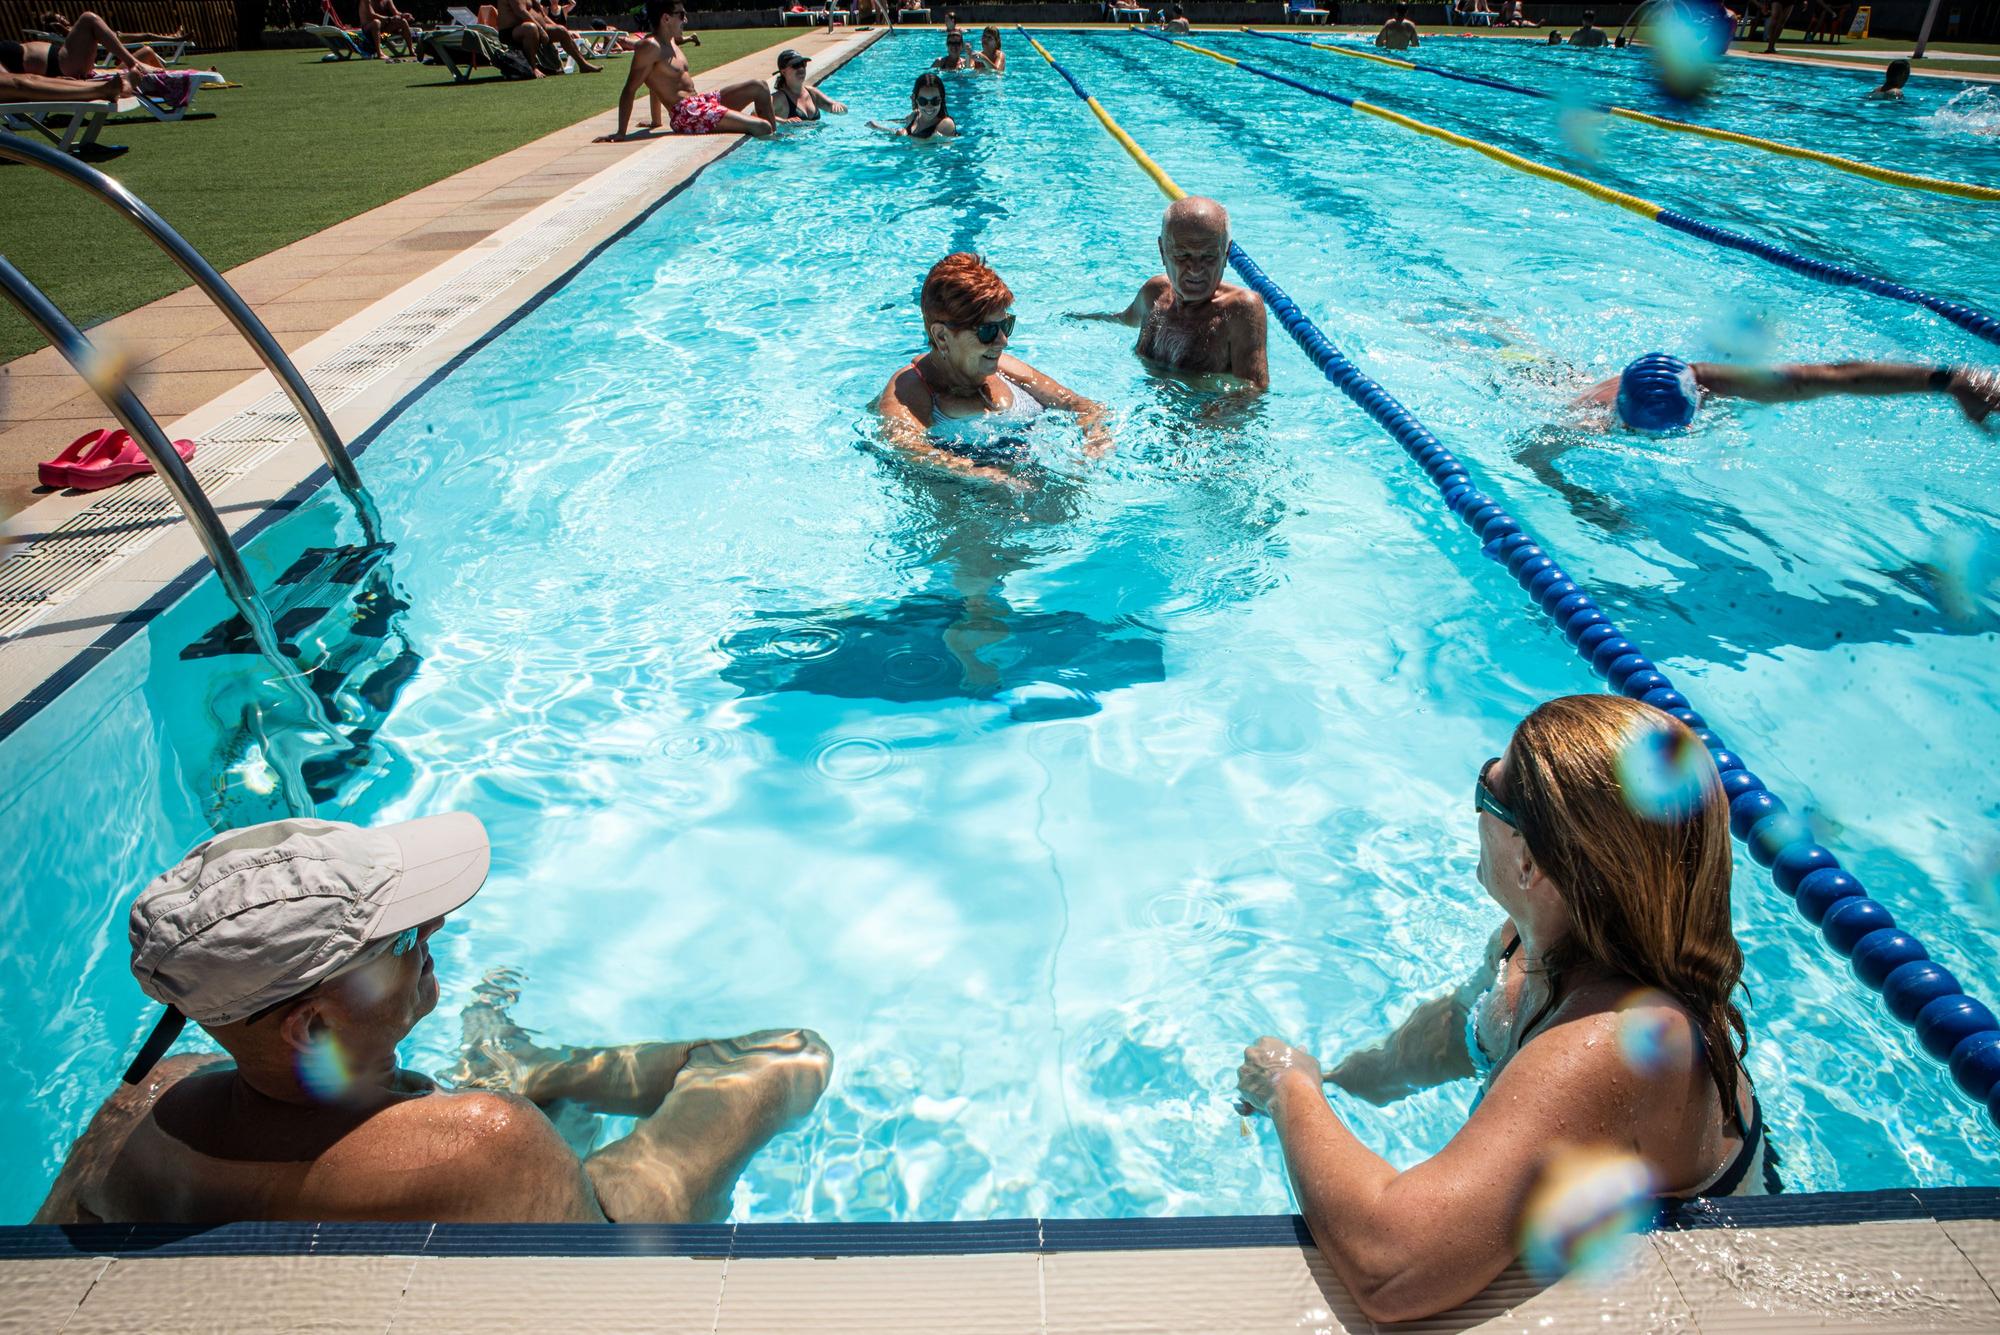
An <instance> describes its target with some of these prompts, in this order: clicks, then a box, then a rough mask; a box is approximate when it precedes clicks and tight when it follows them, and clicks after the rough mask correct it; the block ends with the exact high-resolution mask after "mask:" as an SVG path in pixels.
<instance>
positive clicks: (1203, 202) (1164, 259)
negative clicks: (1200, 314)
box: [1160, 195, 1229, 304]
mask: <svg viewBox="0 0 2000 1335" xmlns="http://www.w3.org/2000/svg"><path fill="white" fill-rule="evenodd" d="M1228 255H1229V210H1227V209H1225V208H1223V207H1222V205H1220V204H1218V203H1216V202H1215V201H1214V200H1212V199H1203V198H1202V197H1201V196H1200V195H1189V196H1188V197H1187V198H1185V199H1177V200H1175V201H1174V202H1173V203H1172V204H1169V205H1168V206H1167V216H1166V217H1165V218H1164V219H1162V220H1161V222H1160V263H1161V264H1163V265H1165V266H1166V270H1167V281H1168V282H1169V283H1171V284H1173V289H1174V295H1175V296H1176V297H1178V298H1179V299H1180V300H1181V301H1183V302H1186V303H1190V304H1198V303H1200V302H1204V301H1207V300H1208V299H1209V298H1210V297H1212V296H1214V295H1215V293H1216V289H1217V288H1219V287H1221V286H1222V269H1223V265H1224V264H1225V263H1226V262H1227V259H1228Z"/></svg>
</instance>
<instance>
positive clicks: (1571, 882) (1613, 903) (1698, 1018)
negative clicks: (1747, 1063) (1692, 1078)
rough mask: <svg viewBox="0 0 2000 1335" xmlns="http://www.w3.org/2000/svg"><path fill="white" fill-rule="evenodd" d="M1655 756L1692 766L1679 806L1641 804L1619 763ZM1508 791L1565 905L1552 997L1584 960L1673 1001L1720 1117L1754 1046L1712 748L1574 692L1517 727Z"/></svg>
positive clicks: (1675, 727)
mask: <svg viewBox="0 0 2000 1335" xmlns="http://www.w3.org/2000/svg"><path fill="white" fill-rule="evenodd" d="M1656 746H1657V747H1660V748H1662V749H1663V750H1664V751H1665V752H1666V753H1667V754H1669V755H1670V756H1671V757H1673V759H1674V760H1675V762H1677V764H1679V765H1686V766H1688V767H1689V768H1690V770H1691V772H1692V774H1693V776H1694V779H1695V791H1694V792H1693V793H1692V794H1690V795H1689V796H1688V797H1686V798H1685V799H1684V800H1682V801H1680V802H1678V803H1670V804H1668V805H1669V806H1670V807H1671V809H1668V810H1660V809H1659V804H1657V803H1654V802H1650V801H1646V800H1638V801H1635V798H1641V797H1642V796H1644V795H1639V794H1633V793H1629V792H1628V791H1627V789H1626V785H1625V782H1624V779H1623V778H1622V777H1621V774H1620V769H1621V761H1622V760H1623V759H1624V758H1625V757H1627V756H1629V755H1633V754H1635V753H1637V752H1638V750H1639V748H1650V747H1656ZM1505 774H1506V792H1505V793H1504V794H1496V796H1499V797H1500V800H1501V801H1503V802H1505V803H1506V804H1507V806H1508V807H1509V808H1510V809H1511V810H1512V811H1513V813H1514V815H1515V817H1516V819H1517V820H1518V821H1519V829H1520V832H1521V838H1522V839H1523V840H1524V841H1526V843H1527V846H1528V854H1529V856H1530V857H1532V858H1533V859H1534V862H1535V865H1536V866H1537V867H1539V868H1541V870H1542V871H1543V872H1544V873H1546V874H1547V876H1548V878H1549V881H1550V883H1551V884H1552V885H1553V886H1554V887H1555V889H1556V892H1557V894H1559V895H1560V896H1561V897H1562V900H1563V903H1564V905H1565V906H1566V907H1567V908H1568V910H1569V917H1570V930H1569V932H1568V933H1567V934H1566V935H1565V936H1564V937H1562V939H1560V940H1559V941H1557V942H1556V944H1555V946H1554V947H1553V948H1551V949H1550V950H1549V951H1548V952H1547V953H1546V954H1545V955H1544V956H1543V958H1542V964H1543V967H1544V968H1545V969H1546V970H1547V971H1548V981H1549V1000H1548V1001H1547V1002H1546V1003H1544V1004H1543V1006H1542V1008H1541V1010H1540V1011H1538V1012H1537V1013H1536V1014H1535V1015H1534V1016H1533V1017H1532V1018H1531V1019H1530V1020H1529V1021H1528V1023H1526V1024H1524V1025H1522V1026H1521V1028H1520V1030H1519V1031H1518V1032H1519V1033H1520V1034H1522V1035H1525V1034H1528V1033H1530V1032H1531V1031H1532V1030H1533V1029H1534V1027H1535V1026H1536V1025H1537V1024H1539V1023H1541V1021H1542V1019H1543V1018H1544V1017H1545V1016H1547V1014H1548V1013H1549V1012H1550V1011H1551V1010H1553V1009H1554V1008H1555V1006H1556V1003H1557V999H1558V998H1559V997H1560V996H1561V993H1562V985H1563V977H1564V975H1565V974H1568V973H1571V972H1573V971H1575V970H1576V969H1578V968H1580V967H1582V966H1584V965H1595V966H1596V967H1597V968H1599V969H1603V970H1605V971H1607V972H1609V973H1612V974H1615V975H1618V976H1620V977H1623V978H1629V979H1631V980H1632V981H1633V982H1635V983H1638V984H1639V985H1641V986H1643V987H1648V988H1652V989H1655V990H1657V991H1659V992H1662V993H1664V994H1666V995H1667V996H1669V997H1672V998H1673V999H1674V1000H1675V1001H1676V1002H1678V1003H1680V1005H1681V1006H1682V1007H1684V1008H1685V1009H1686V1011H1687V1012H1688V1014H1689V1015H1690V1016H1691V1017H1692V1018H1693V1021H1694V1025H1695V1027H1696V1029H1697V1030H1698V1031H1699V1033H1700V1048H1699V1050H1700V1051H1701V1053H1702V1054H1703V1056H1704V1057H1705V1058H1706V1060H1707V1063H1708V1068H1709V1074H1710V1076H1711V1077H1712V1078H1713V1079H1714V1081H1715V1089H1716V1093H1717V1094H1718V1095H1720V1097H1721V1099H1722V1112H1723V1116H1724V1117H1725V1118H1726V1119H1728V1120H1729V1121H1731V1122H1740V1119H1739V1116H1738V1112H1737V1090H1738V1086H1739V1085H1740V1083H1741V1081H1742V1078H1743V1054H1744V1053H1745V1052H1747V1051H1748V1050H1749V1038H1748V1035H1747V1031H1746V1029H1745V1028H1744V1024H1743V1013H1742V1011H1740V1010H1738V1009H1737V1007H1736V1004H1735V1002H1734V1001H1733V1000H1732V999H1731V998H1732V997H1733V995H1734V994H1735V991H1736V985H1737V983H1738V981H1739V980H1740V979H1741V978H1742V976H1743V951H1742V949H1741V947H1739V946H1738V945H1737V943H1736V936H1735V933H1734V932H1733V931H1732V930H1731V928H1730V917H1729V877H1730V848H1729V805H1728V801H1727V799H1726V798H1725V796H1724V794H1723V791H1722V778H1721V775H1719V774H1718V773H1717V772H1716V768H1715V762H1714V760H1713V759H1712V758H1711V757H1710V756H1709V754H1708V749H1707V748H1706V747H1704V746H1703V745H1702V744H1701V742H1700V740H1699V739H1698V738H1696V737H1695V735H1694V734H1693V733H1692V732H1690V731H1689V730H1688V728H1687V726H1686V725H1685V724H1683V723H1681V722H1680V720H1678V719H1676V718H1674V717H1672V716H1671V715H1669V714H1666V713H1664V712H1663V711H1661V710H1657V709H1654V708H1653V707H1652V706H1651V705H1646V704H1641V703H1639V702H1638V701H1636V700H1629V699H1626V698H1625V697H1624V696H1619V695H1568V696H1562V697H1560V698H1558V699H1554V700H1550V701H1548V702H1547V703H1546V704H1543V705H1542V706H1540V707H1539V708H1537V709H1536V710H1535V711H1534V712H1533V713H1531V714H1529V715H1528V716H1527V717H1526V718H1525V719H1522V720H1521V723H1520V726H1519V727H1517V728H1516V729H1515V730H1514V739H1513V741H1512V742H1510V743H1509V744H1508V747H1507V768H1506V771H1505Z"/></svg>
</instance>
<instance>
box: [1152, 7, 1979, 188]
mask: <svg viewBox="0 0 2000 1335" xmlns="http://www.w3.org/2000/svg"><path fill="white" fill-rule="evenodd" d="M1241 31H1242V32H1245V33H1247V34H1249V35H1250V36H1252V37H1261V38H1263V39H1264V40H1265V41H1267V42H1291V43H1293V44H1295V45H1297V46H1309V47H1312V48H1313V49H1314V50H1315V51H1331V52H1333V53H1334V54H1335V55H1339V56H1354V57H1357V58H1358V59H1361V60H1373V61H1375V62H1377V63H1378V64H1382V65H1394V66H1396V67H1398V68H1400V69H1406V70H1416V71H1419V72H1420V73H1423V74H1435V75H1437V76H1438V77H1439V78H1441V79H1456V80H1457V81H1458V82H1460V83H1471V84H1478V85H1479V86H1480V87H1482V88H1497V89H1499V90H1500V91H1501V92H1504V93H1518V94H1520V95H1521V96H1523V97H1533V98H1539V99H1540V100H1542V101H1544V102H1559V101H1561V100H1562V99H1560V98H1558V97H1557V96H1556V95H1555V94H1553V93H1550V92H1546V91H1544V90H1543V89H1540V88H1530V87H1528V86H1527V85H1526V84H1519V83H1510V82H1508V81H1507V80H1505V79H1494V78H1489V77H1487V76H1485V75H1481V74H1466V73H1463V72H1461V71H1459V70H1451V69H1445V68H1444V67H1443V66H1440V65H1424V64H1420V63H1418V62H1417V61H1414V60H1391V59H1390V58H1389V57H1387V56H1375V55H1369V54H1368V53H1366V52H1363V51H1347V50H1343V49H1341V48H1340V47H1338V46H1334V45H1331V44H1330V43H1327V42H1315V41H1313V40H1312V39H1310V38H1307V37H1292V36H1289V35H1287V34H1285V33H1278V32H1259V31H1258V30H1257V29H1255V28H1244V29H1241ZM1148 35H1149V36H1150V34H1148ZM1583 105H1585V106H1587V107H1589V108H1590V109H1591V110H1593V111H1600V112H1603V113H1604V114H1605V115H1607V116H1617V117H1619V118H1620V119H1623V120H1628V121H1636V122H1637V123H1639V124H1641V125H1650V126H1652V127H1653V128H1654V129H1658V130H1671V131H1673V132H1674V133H1676V134H1695V135H1700V136H1701V137H1702V138H1704V139H1717V140H1720V141H1722V142H1723V143H1726V144H1742V145H1744V146H1746V147H1749V148H1759V149H1762V150H1764V151H1765V152H1766V153H1776V154H1778V155H1779V156H1781V157H1787V158H1799V159H1801V160H1803V161H1806V162H1818V163H1822V164H1824V165H1825V166H1828V167H1833V168H1835V169H1837V170H1839V171H1844V172H1852V173H1853V174H1854V175H1856V176H1865V177H1867V178H1868V179H1869V180H1871V181H1879V182H1880V183H1882V184H1883V185H1894V186H1901V187H1902V188H1903V189H1905V190H1927V191H1929V192H1931V193H1932V194H1936V195H1956V196H1958V197H1959V198H1960V199H1978V200H1985V201H1988V202H1989V203H1990V202H1996V201H2000V187H1996V186H1990V185H1974V184H1972V183H1971V182H1968V181H1948V180H1945V179H1944V178H1943V177H1939V176H1920V175H1918V174H1917V173H1915V172H1899V171H1896V170H1894V169H1893V168H1889V167H1877V166H1876V165H1875V164H1874V163H1872V162H1861V161H1859V160H1858V159H1855V158H1843V157H1841V156H1839V155H1838V154H1834V153H1822V152H1820V151H1819V150H1818V149H1814V148H1800V147H1799V146H1798V145H1796V144H1785V143H1780V142H1779V141H1777V140H1775V139H1759V138H1758V137H1757V136H1756V135H1754V134H1739V133H1738V132H1736V131H1735V130H1718V129H1716V128H1714V127H1713V126H1708V125H1696V124H1694V123H1693V122H1691V121H1677V120H1669V119H1668V118H1667V117H1665V116H1653V115H1649V114H1647V113H1646V112H1643V111H1634V110H1633V109H1632V108H1630V107H1621V106H1617V105H1614V104H1613V103H1610V102H1598V101H1595V100H1588V99H1587V100H1585V101H1584V103H1583Z"/></svg>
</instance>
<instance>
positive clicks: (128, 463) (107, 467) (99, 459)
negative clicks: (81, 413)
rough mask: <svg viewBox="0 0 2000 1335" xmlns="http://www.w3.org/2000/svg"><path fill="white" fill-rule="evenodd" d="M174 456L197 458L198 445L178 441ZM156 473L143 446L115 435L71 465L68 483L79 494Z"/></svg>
mask: <svg viewBox="0 0 2000 1335" xmlns="http://www.w3.org/2000/svg"><path fill="white" fill-rule="evenodd" d="M174 453H175V454H178V455H180V457H181V458H182V459H192V458H194V442H193V441H191V440H177V441H175V442H174ZM152 471H153V463H152V460H150V459H148V458H147V457H146V452H145V451H144V450H142V449H140V448H139V442H138V441H136V440H133V439H132V437H131V436H129V435H127V434H126V433H125V432H123V431H115V432H113V433H111V434H110V435H109V436H107V437H106V438H105V439H104V441H103V443H102V444H100V445H99V446H98V448H97V449H95V450H93V451H91V453H90V454H88V455H86V456H85V457H84V458H83V459H81V460H79V461H78V462H76V463H74V464H72V465H70V468H69V470H68V472H67V474H66V475H65V477H64V482H65V483H66V484H67V485H68V486H71V487H74V488H76V489H77V490H78V491H102V490H103V489H104V488H106V487H115V486H117V485H118V484H119V483H120V482H125V481H128V480H130V479H132V478H135V477H143V476H144V475H145V474H147V473H150V472H152Z"/></svg>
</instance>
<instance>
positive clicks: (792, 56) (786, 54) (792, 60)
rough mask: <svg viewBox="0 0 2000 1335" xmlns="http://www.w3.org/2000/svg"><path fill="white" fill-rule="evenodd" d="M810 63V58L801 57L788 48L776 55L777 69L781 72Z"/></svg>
mask: <svg viewBox="0 0 2000 1335" xmlns="http://www.w3.org/2000/svg"><path fill="white" fill-rule="evenodd" d="M811 62H812V57H811V56H802V55H800V54H799V53H798V52H796V51H794V50H792V48H791V47H789V46H788V47H786V48H785V49H784V50H782V51H780V52H779V53H778V68H779V69H781V70H788V69H790V68H791V67H792V66H794V65H806V64H810V63H811Z"/></svg>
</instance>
